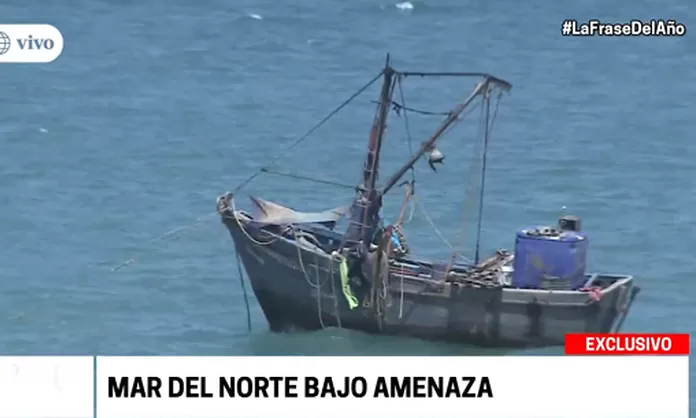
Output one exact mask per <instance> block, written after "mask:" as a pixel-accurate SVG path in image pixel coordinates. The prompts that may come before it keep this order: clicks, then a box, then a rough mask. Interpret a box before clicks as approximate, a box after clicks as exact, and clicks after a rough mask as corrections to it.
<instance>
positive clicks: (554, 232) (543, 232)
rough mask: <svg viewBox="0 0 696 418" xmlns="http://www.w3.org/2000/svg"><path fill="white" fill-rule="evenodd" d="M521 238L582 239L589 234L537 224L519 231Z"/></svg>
mask: <svg viewBox="0 0 696 418" xmlns="http://www.w3.org/2000/svg"><path fill="white" fill-rule="evenodd" d="M517 236H518V237H519V238H524V239H541V240H547V241H564V242H567V241H582V240H585V239H587V236H586V235H585V234H583V233H582V232H577V231H561V230H559V229H558V228H556V227H551V226H536V227H530V228H524V229H522V230H520V231H519V232H517Z"/></svg>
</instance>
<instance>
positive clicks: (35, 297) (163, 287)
mask: <svg viewBox="0 0 696 418" xmlns="http://www.w3.org/2000/svg"><path fill="white" fill-rule="evenodd" d="M410 4H411V5H412V8H407V7H404V5H403V4H401V5H398V4H396V2H389V1H380V0H352V1H345V0H342V1H337V0H324V1H309V0H295V1H293V2H278V1H270V0H256V1H251V0H237V1H234V2H232V1H221V0H211V1H207V2H198V1H193V0H167V1H164V0H149V1H116V0H89V1H87V0H71V1H57V0H56V1H35V2H27V1H18V0H5V1H3V2H2V4H0V16H1V18H0V20H2V21H3V23H50V24H53V25H54V26H56V27H57V28H59V29H60V31H61V32H62V33H63V36H64V38H65V49H64V51H63V53H62V56H61V57H59V58H58V60H56V61H55V62H53V63H50V64H42V65H37V64H16V65H10V64H4V65H2V66H1V67H0V75H1V77H0V93H1V95H2V106H1V107H0V248H2V251H0V306H1V307H2V308H1V311H0V312H1V315H0V329H2V331H3V332H2V333H0V352H1V353H3V354H39V353H42V354H56V353H59V354H94V353H100V354H178V355H186V354H191V355H194V354H197V355H208V354H228V355H234V354H257V355H263V354H296V355H307V354H423V355H438V354H476V353H485V351H482V350H479V349H475V348H470V347H461V346H452V345H448V344H439V343H431V342H425V341H420V340H412V339H403V338H387V337H384V338H378V337H373V336H366V335H363V334H360V333H353V332H348V331H344V330H336V329H330V330H325V331H322V332H317V333H309V334H293V335H274V334H271V333H269V332H268V331H267V328H266V323H265V320H264V318H263V315H262V313H261V311H260V310H259V308H258V306H257V305H256V304H255V303H254V301H253V300H252V322H253V332H252V333H251V334H248V333H247V330H246V312H245V308H244V303H243V298H242V294H241V290H240V287H239V281H238V276H237V268H236V261H235V257H234V248H233V244H232V241H231V239H230V237H229V235H228V233H227V231H226V230H225V229H224V227H223V226H222V224H221V223H220V221H219V219H218V218H217V217H216V216H215V214H214V210H215V199H216V197H217V196H218V195H220V194H222V193H223V192H225V191H227V190H231V189H234V187H235V186H236V185H238V184H239V183H240V182H241V181H243V180H244V179H245V178H246V177H248V176H249V175H250V174H251V173H253V172H255V171H257V170H259V169H260V168H261V167H262V166H264V165H266V164H267V163H269V161H270V160H271V159H272V158H274V157H275V156H277V155H279V153H280V152H281V151H282V150H283V149H284V148H286V147H287V146H289V145H290V144H291V143H292V142H293V141H294V140H295V139H296V138H297V137H298V136H300V135H302V133H304V131H306V130H307V129H309V128H310V127H311V126H312V125H313V124H314V123H315V122H316V121H318V120H319V119H321V118H322V117H323V116H325V115H326V114H327V113H328V112H329V111H330V110H331V109H332V108H334V107H335V106H337V105H338V104H340V103H341V102H342V101H343V100H344V99H345V98H347V97H348V96H349V95H350V94H352V93H353V92H354V91H355V90H356V89H357V88H359V87H360V86H361V85H362V84H364V83H365V82H366V81H367V80H369V79H370V78H371V77H373V76H374V75H375V73H376V72H377V71H379V70H380V69H381V67H382V66H383V64H384V59H385V54H386V53H387V52H391V54H392V58H393V65H394V66H395V67H396V68H398V69H409V70H416V71H428V70H446V71H462V70H463V71H487V72H490V73H493V74H495V75H498V76H500V77H502V78H505V79H507V80H509V81H510V82H511V83H512V84H513V86H514V87H513V90H512V91H511V93H510V94H509V95H508V96H506V97H504V98H503V101H502V103H501V108H500V111H499V114H498V117H497V120H496V124H495V129H494V132H493V135H492V137H491V138H492V139H491V140H492V143H491V147H490V149H489V154H488V173H489V175H488V177H487V180H486V199H485V206H484V224H483V225H484V235H483V241H482V245H483V247H484V248H485V250H486V251H492V250H494V249H496V248H500V247H507V248H510V247H512V245H513V242H514V233H515V231H516V230H517V229H519V228H521V227H525V226H529V225H538V224H548V223H552V222H555V218H556V217H557V216H558V214H559V212H560V210H561V207H563V206H567V207H568V209H569V210H571V211H572V212H574V213H577V214H579V215H580V216H581V217H582V218H583V228H584V229H585V230H586V231H587V232H588V234H589V236H590V240H591V247H590V267H591V269H592V270H594V271H601V272H610V273H629V274H634V275H635V276H636V278H637V280H638V282H639V284H640V286H641V287H642V288H643V292H642V293H641V294H640V295H639V298H638V300H637V302H636V303H635V305H634V307H633V310H632V312H631V315H630V316H629V318H628V319H627V321H626V323H625V327H624V329H625V330H626V331H636V332H685V333H692V334H693V333H694V331H695V330H696V308H695V304H694V297H695V296H696V256H695V255H694V251H696V232H695V231H696V215H695V214H696V211H695V210H694V208H696V193H695V190H696V144H694V140H693V139H694V133H695V132H696V106H695V105H694V103H695V102H694V97H696V41H695V39H696V38H694V36H696V35H694V33H693V31H696V9H695V8H694V7H689V4H691V3H689V0H674V1H671V2H658V1H647V0H636V1H633V2H630V5H629V3H627V2H611V1H600V0H579V1H557V2H546V1H542V0H531V1H527V2H519V1H513V0H500V1H485V2H478V1H472V0H428V1H413V2H412V3H410ZM692 6H693V5H692ZM591 18H599V19H602V20H604V21H607V22H608V21H615V22H626V21H629V20H631V19H651V18H665V19H666V18H673V19H676V20H677V21H679V22H682V23H685V24H686V25H687V26H688V28H689V32H687V34H686V36H684V37H662V38H651V37H636V38H631V37H620V38H610V37H589V38H581V37H575V38H573V37H564V36H561V33H560V28H561V24H562V22H563V20H564V19H579V20H580V21H586V20H587V19H591ZM449 81H450V83H447V82H445V81H444V80H436V81H432V84H427V83H429V82H431V81H428V82H426V81H424V80H417V79H415V80H413V83H411V80H410V79H407V81H406V82H405V84H404V88H405V91H406V94H407V100H409V99H410V101H408V103H407V104H412V105H413V106H414V107H416V106H417V107H419V108H424V109H427V110H432V111H447V110H449V109H450V108H451V107H452V106H453V105H454V104H455V103H456V100H461V99H462V98H464V97H465V96H466V95H467V94H468V93H469V92H470V91H471V88H472V87H473V82H472V81H471V80H457V81H452V80H449ZM409 89H410V90H409ZM376 98H377V97H376V91H373V92H371V93H370V95H366V96H361V97H360V98H359V99H357V100H356V102H355V103H354V104H353V105H352V106H351V107H348V108H347V109H346V110H345V111H344V112H343V113H341V114H340V115H339V116H337V117H336V118H335V119H334V120H332V121H331V122H330V123H328V124H327V125H326V126H325V127H323V128H322V129H320V130H319V131H318V132H317V134H315V135H314V136H313V137H312V138H311V139H308V140H307V141H305V142H304V143H303V144H302V145H301V146H300V147H298V148H296V149H294V150H293V151H292V152H290V153H288V154H287V155H284V156H283V158H282V160H281V162H280V163H279V164H278V165H279V167H280V168H279V169H282V170H284V171H291V172H294V173H299V174H302V175H307V176H314V177H319V178H322V179H325V180H332V181H337V182H342V183H348V184H355V183H356V182H357V181H358V177H359V174H360V169H361V167H362V159H363V157H364V151H365V148H366V145H367V139H368V133H369V128H370V124H371V118H372V112H373V110H374V103H371V101H372V100H375V99H376ZM474 116H475V115H474ZM391 118H392V119H391V124H390V128H389V129H390V131H389V138H388V140H387V142H386V144H385V154H384V164H383V168H382V173H383V178H384V175H386V174H387V173H388V172H390V171H391V170H393V169H395V168H396V167H398V165H399V164H400V163H401V162H402V161H403V160H404V158H406V157H407V155H408V142H407V141H406V136H405V134H404V131H403V127H402V126H401V124H402V120H401V119H400V118H399V117H398V116H396V115H393V114H392V115H391ZM471 121H472V124H473V126H475V122H476V118H474V119H471ZM409 122H410V124H411V128H412V129H411V130H412V134H413V135H414V142H415V144H416V145H417V144H419V143H420V142H421V141H423V140H425V139H426V138H427V135H428V134H430V133H432V131H433V129H434V128H435V127H436V125H437V123H438V122H439V119H437V118H433V117H432V116H430V117H428V116H416V115H414V116H412V117H411V119H410V120H409ZM463 124H466V122H463ZM475 142H476V138H475V129H470V130H466V129H463V130H462V131H460V132H459V133H457V132H456V131H455V133H453V134H451V135H450V136H448V137H447V138H446V139H445V140H444V141H443V143H442V151H443V152H444V153H445V155H447V159H446V160H445V165H444V167H442V168H441V169H439V170H438V172H437V173H433V172H432V171H430V169H429V168H428V167H427V165H426V164H424V163H419V165H418V170H417V176H418V182H419V187H418V195H419V199H420V200H421V201H422V202H423V206H424V207H425V208H426V213H427V214H428V215H429V217H430V218H432V220H433V222H434V223H435V225H437V227H438V229H439V230H441V231H442V233H443V235H444V236H445V238H446V239H447V240H448V241H450V242H451V243H452V244H453V245H455V246H456V247H457V248H458V249H462V250H463V251H465V252H467V253H468V254H471V250H472V246H473V242H474V239H475V235H474V228H473V226H474V225H475V215H476V210H475V209H476V201H475V200H476V194H475V192H474V191H475V189H476V187H477V182H478V178H477V176H476V171H475V166H474V168H472V166H471V164H472V161H473V159H472V149H473V148H472V144H473V143H475ZM246 190H247V191H248V192H251V193H253V194H254V195H256V196H259V197H262V198H265V199H270V200H273V201H277V202H279V203H282V204H287V205H289V206H293V207H297V208H303V209H307V210H320V209H327V208H331V207H335V206H338V205H342V204H345V203H346V202H347V201H348V199H350V197H351V195H352V193H351V191H350V190H343V189H337V188H331V187H326V186H322V185H316V184H312V183H305V182H300V181H297V180H294V179H288V178H283V177H277V176H276V177H270V176H266V177H261V178H259V179H258V181H255V182H254V183H252V184H251V185H250V186H249V187H248V188H247V189H246ZM400 203H401V192H400V191H397V193H395V194H394V196H393V197H391V198H390V200H389V201H388V202H387V208H386V209H385V210H386V212H385V213H386V214H387V216H388V217H392V218H395V217H396V216H397V211H398V207H399V205H400ZM462 227H464V229H463V231H464V232H463V233H462V232H459V231H460V230H462ZM170 231H175V232H173V233H172V234H169V235H166V236H164V237H163V235H165V234H167V233H168V232H170ZM406 231H407V234H408V236H409V242H410V243H411V246H412V247H413V249H414V251H415V252H416V253H418V254H422V255H424V256H431V257H436V258H437V257H440V258H443V259H446V258H448V257H449V255H450V252H451V250H450V249H449V247H448V246H447V245H446V244H445V243H444V242H443V239H442V238H441V237H439V236H438V235H437V234H436V233H435V232H434V229H433V227H432V226H431V225H430V223H429V222H428V221H427V220H426V217H425V216H424V215H423V214H422V213H421V212H420V211H416V213H415V215H414V218H413V220H412V222H411V223H410V224H409V225H408V227H407V230H406ZM130 259H132V260H133V261H132V262H130V263H129V264H128V265H126V266H125V267H123V268H121V269H119V270H117V271H115V272H112V269H113V267H114V266H117V265H119V264H120V263H123V262H124V261H126V260H130ZM560 350H561V349H549V350H536V351H534V350H526V351H520V352H518V353H517V354H538V353H546V354H549V353H551V354H553V353H560V352H561V351H560ZM692 376H693V371H692Z"/></svg>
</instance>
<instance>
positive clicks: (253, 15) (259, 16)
mask: <svg viewBox="0 0 696 418" xmlns="http://www.w3.org/2000/svg"><path fill="white" fill-rule="evenodd" d="M247 17H250V18H252V19H256V20H263V16H261V15H260V14H256V13H248V14H247Z"/></svg>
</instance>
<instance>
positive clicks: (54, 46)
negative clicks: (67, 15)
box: [0, 24, 63, 64]
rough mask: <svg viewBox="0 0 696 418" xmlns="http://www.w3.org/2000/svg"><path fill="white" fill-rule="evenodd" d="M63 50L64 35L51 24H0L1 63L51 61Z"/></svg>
mask: <svg viewBox="0 0 696 418" xmlns="http://www.w3.org/2000/svg"><path fill="white" fill-rule="evenodd" d="M62 52H63V35H62V34H61V33H60V31H59V30H58V29H57V28H56V27H55V26H51V25H4V24H0V64H3V63H49V62H52V61H55V59H56V58H58V57H59V56H60V54H61V53H62Z"/></svg>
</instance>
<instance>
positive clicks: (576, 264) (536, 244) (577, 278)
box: [512, 228, 589, 289]
mask: <svg viewBox="0 0 696 418" xmlns="http://www.w3.org/2000/svg"><path fill="white" fill-rule="evenodd" d="M534 231H535V229H534V228H532V229H523V230H522V231H520V232H518V233H517V239H516V240H515V263H514V267H515V271H514V273H513V279H512V285H513V286H514V287H518V288H524V289H539V288H540V287H541V284H542V279H545V280H546V281H549V280H559V281H560V280H562V281H564V282H569V283H570V286H571V288H572V289H578V288H580V287H582V286H583V285H584V284H585V282H586V279H585V271H586V266H587V247H588V244H589V243H588V239H587V236H586V235H585V234H583V233H580V232H575V231H563V232H561V233H560V234H555V235H554V236H548V235H539V234H536V233H535V232H534Z"/></svg>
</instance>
